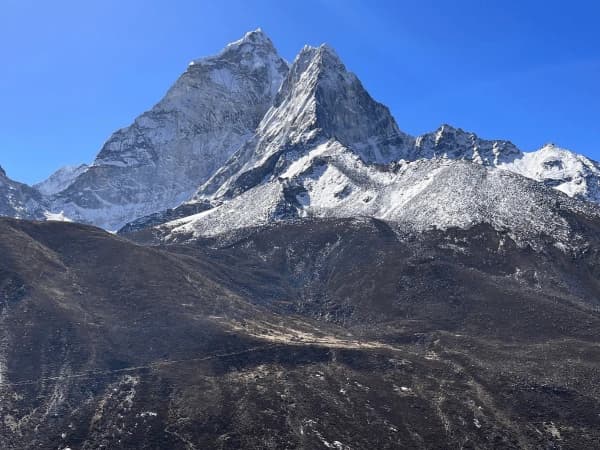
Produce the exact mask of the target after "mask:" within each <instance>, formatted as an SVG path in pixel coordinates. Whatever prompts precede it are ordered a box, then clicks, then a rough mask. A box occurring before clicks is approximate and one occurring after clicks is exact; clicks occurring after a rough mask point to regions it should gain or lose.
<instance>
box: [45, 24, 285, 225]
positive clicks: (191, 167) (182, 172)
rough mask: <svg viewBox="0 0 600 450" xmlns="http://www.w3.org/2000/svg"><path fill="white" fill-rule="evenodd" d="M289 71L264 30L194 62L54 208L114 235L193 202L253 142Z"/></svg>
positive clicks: (107, 146) (118, 136)
mask: <svg viewBox="0 0 600 450" xmlns="http://www.w3.org/2000/svg"><path fill="white" fill-rule="evenodd" d="M287 70H288V68H287V63H286V62H285V61H284V60H283V59H282V58H281V57H280V56H279V55H278V54H277V51H276V50H275V48H274V46H273V44H272V43H271V41H270V39H269V38H268V37H267V36H266V35H265V34H264V33H263V32H262V31H260V30H257V31H253V32H250V33H247V34H246V35H245V36H244V37H243V38H242V39H240V40H239V41H236V42H233V43H231V44H229V45H228V46H226V47H225V49H223V51H221V52H220V53H219V54H218V55H216V56H213V57H208V58H203V59H198V60H195V61H192V63H190V65H189V66H188V68H187V70H186V71H185V72H184V73H183V75H181V77H180V78H179V79H178V80H177V81H176V82H175V84H174V85H173V86H172V87H171V88H170V89H169V90H168V92H167V93H166V95H165V97H164V98H163V99H162V100H161V101H160V102H158V103H157V104H156V106H154V107H153V108H152V109H151V110H150V111H148V112H146V113H144V114H142V115H141V116H139V117H138V118H137V119H135V121H134V123H133V124H132V125H130V126H129V127H127V128H124V129H122V130H119V131H117V132H116V133H115V134H113V135H112V136H111V137H110V138H109V139H108V141H107V142H106V143H105V144H104V146H103V147H102V149H101V150H100V152H99V154H98V156H97V157H96V160H95V161H94V163H93V164H92V165H91V166H90V167H88V168H87V169H86V170H85V171H84V172H83V173H81V174H80V175H79V176H78V177H76V178H75V179H74V180H73V182H72V183H71V184H70V185H69V186H68V187H66V189H64V190H62V191H61V192H58V193H56V194H55V195H54V196H53V197H52V199H51V207H52V209H53V210H56V211H64V213H65V214H66V215H67V216H69V217H71V218H73V219H75V220H77V221H81V222H87V223H93V224H95V225H99V226H101V227H103V228H107V229H112V230H114V229H118V228H119V227H120V226H122V225H123V224H124V223H126V222H128V221H131V220H133V219H135V218H137V217H140V216H143V215H146V214H149V213H152V212H156V211H160V210H163V209H166V208H169V207H174V206H176V205H178V204H179V203H181V202H183V201H185V200H187V199H189V198H190V196H191V195H192V194H193V193H194V191H195V190H196V189H197V188H198V186H199V185H201V184H202V183H203V182H204V181H206V179H208V177H210V176H211V175H212V174H213V173H214V172H215V170H217V169H218V168H219V167H220V166H221V165H222V164H223V163H224V162H225V161H226V160H227V158H228V157H229V156H230V155H231V154H233V153H234V152H235V151H236V150H237V149H238V147H240V146H241V145H242V144H243V143H244V142H245V141H246V140H247V139H248V138H249V137H250V136H252V134H253V132H254V129H255V128H256V126H257V125H258V123H259V122H260V120H261V118H262V117H263V116H264V114H265V112H266V111H267V109H268V108H269V107H270V105H271V103H272V101H273V97H274V96H275V93H276V92H277V89H278V88H279V86H280V84H281V81H282V79H283V77H284V76H285V75H286V73H287Z"/></svg>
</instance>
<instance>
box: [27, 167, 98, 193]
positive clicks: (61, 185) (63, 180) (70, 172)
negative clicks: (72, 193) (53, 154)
mask: <svg viewBox="0 0 600 450" xmlns="http://www.w3.org/2000/svg"><path fill="white" fill-rule="evenodd" d="M88 167H89V166H88V165H87V164H80V165H77V166H64V167H61V168H60V169H58V170H57V171H56V172H54V173H53V174H52V175H50V176H49V177H48V178H47V179H45V180H44V181H42V182H41V183H38V184H35V185H34V186H33V187H34V188H36V189H37V190H38V191H40V192H41V193H42V194H44V195H54V194H57V193H59V192H61V191H63V190H65V189H66V188H67V187H69V185H70V184H71V183H72V182H73V181H74V180H75V179H76V178H77V177H78V176H79V175H81V174H82V173H83V172H85V171H86V170H87V168H88Z"/></svg>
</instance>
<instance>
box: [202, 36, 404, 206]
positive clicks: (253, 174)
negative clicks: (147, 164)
mask: <svg viewBox="0 0 600 450" xmlns="http://www.w3.org/2000/svg"><path fill="white" fill-rule="evenodd" d="M330 139H334V140H336V141H338V142H340V144H342V146H344V147H345V148H348V149H350V150H351V151H352V152H354V153H356V154H357V155H359V156H360V158H361V159H362V160H364V161H365V162H367V163H379V164H384V163H388V162H390V161H394V160H397V159H400V158H401V157H402V156H404V154H405V153H406V151H407V149H408V148H410V146H411V145H412V138H410V136H408V135H406V134H404V133H402V132H401V131H400V130H399V129H398V126H397V125H396V122H395V121H394V119H393V117H392V116H391V114H390V112H389V110H388V108H387V107H385V106H384V105H382V104H380V103H378V102H376V101H375V100H373V99H372V98H371V96H370V95H369V94H368V93H367V92H366V90H365V89H364V87H363V86H362V84H361V82H360V81H359V79H358V78H357V77H356V75H354V74H353V73H351V72H349V71H348V70H347V69H346V67H345V66H344V64H343V63H342V62H341V60H340V59H339V57H338V56H337V54H336V53H335V51H334V50H333V49H331V48H330V47H329V46H327V45H321V46H319V47H311V46H305V47H304V48H303V49H302V51H301V52H300V53H299V54H298V56H297V57H296V58H295V60H294V62H293V63H292V65H291V66H290V70H289V73H288V75H287V77H286V78H285V80H284V81H283V84H282V86H281V88H280V89H279V92H278V93H277V95H276V96H275V100H274V103H273V106H272V107H271V108H270V109H269V111H268V112H267V113H266V114H265V116H264V118H263V120H262V121H261V122H260V124H259V125H258V127H257V131H256V134H255V136H254V137H253V138H252V139H251V140H250V141H248V143H246V145H245V146H244V147H243V148H241V149H240V150H239V151H238V152H237V153H236V154H235V155H233V157H232V158H231V159H230V160H229V161H228V162H227V163H226V164H225V166H224V167H223V168H221V169H220V170H219V171H218V172H217V173H216V174H215V175H214V176H213V177H212V178H211V179H210V180H209V181H208V182H207V183H206V184H205V185H204V186H203V187H202V188H201V189H200V190H199V192H198V195H197V196H196V198H197V199H200V198H208V197H230V196H231V195H234V194H235V193H239V192H241V191H244V190H246V189H248V188H250V187H252V186H254V185H256V184H258V183H262V182H264V180H265V176H268V177H271V178H272V177H277V176H278V175H279V174H280V173H282V172H283V171H285V170H286V168H287V166H288V165H289V164H291V163H292V162H293V161H294V160H296V159H297V158H298V157H299V156H301V155H304V154H307V153H309V152H310V151H311V149H313V148H314V147H315V146H317V145H319V144H321V143H323V142H326V141H328V140H330Z"/></svg>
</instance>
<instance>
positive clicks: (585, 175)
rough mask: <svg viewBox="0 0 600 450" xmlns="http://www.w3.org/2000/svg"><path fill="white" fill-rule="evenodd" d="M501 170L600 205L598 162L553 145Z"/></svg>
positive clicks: (502, 165) (527, 153) (523, 157)
mask: <svg viewBox="0 0 600 450" xmlns="http://www.w3.org/2000/svg"><path fill="white" fill-rule="evenodd" d="M498 167H499V168H502V169H505V170H510V171H511V172H515V173H518V174H521V175H523V176H525V177H527V178H531V179H533V180H536V181H541V182H543V183H544V184H546V185H547V186H550V187H553V188H555V189H558V190H559V191H562V192H564V193H565V194H567V195H568V196H570V197H577V198H581V199H585V200H590V201H593V202H596V203H600V166H599V165H598V163H597V162H595V161H592V160H591V159H589V158H587V157H585V156H583V155H579V154H577V153H574V152H572V151H570V150H566V149H564V148H560V147H558V146H557V145H555V144H553V143H548V144H546V145H544V146H543V147H542V148H540V149H539V150H537V151H534V152H523V153H522V154H521V155H519V157H517V158H515V159H514V160H512V161H510V162H506V163H504V164H499V165H498Z"/></svg>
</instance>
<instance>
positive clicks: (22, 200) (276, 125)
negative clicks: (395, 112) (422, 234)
mask: <svg viewBox="0 0 600 450" xmlns="http://www.w3.org/2000/svg"><path fill="white" fill-rule="evenodd" d="M35 188H37V189H31V188H28V189H30V190H29V191H27V189H25V187H23V186H21V189H20V191H27V192H28V193H29V194H28V195H29V197H28V196H27V195H22V196H15V194H14V193H13V194H10V195H11V196H10V198H11V200H10V201H11V204H13V205H16V206H13V207H12V209H6V212H3V214H5V215H10V216H14V217H25V218H43V217H45V216H48V217H51V218H59V217H66V218H69V219H71V220H74V221H79V222H84V223H89V224H93V225H97V226H100V227H103V228H106V229H109V230H117V229H119V228H121V227H123V225H125V224H127V225H126V226H125V227H124V228H123V230H126V231H136V230H139V229H143V228H146V227H148V226H153V227H157V226H158V227H160V229H161V231H162V232H165V230H168V232H166V236H169V238H172V237H173V236H180V235H189V234H190V232H192V235H195V236H198V235H216V234H219V233H223V232H227V231H231V230H232V229H238V228H240V227H251V226H257V225H261V224H264V223H269V222H271V221H281V220H292V219H295V218H301V217H313V216H314V217H322V216H325V217H330V216H333V217H356V216H369V217H376V218H381V219H384V220H389V221H392V222H398V223H400V222H402V223H409V224H410V225H411V226H412V227H416V228H417V229H423V228H427V227H431V226H438V227H449V226H468V225H469V224H472V223H477V222H480V221H484V222H487V223H492V224H494V225H495V226H498V227H509V228H510V227H517V228H519V230H521V231H522V229H526V231H527V232H524V233H521V234H523V235H529V234H531V233H530V231H531V227H526V226H525V224H524V222H526V221H527V220H530V219H534V222H535V223H537V224H542V225H540V226H538V227H534V229H535V230H536V232H540V230H543V231H544V232H550V233H557V232H558V231H557V230H560V233H562V234H561V236H563V235H564V236H566V235H568V234H569V230H568V226H562V225H560V226H559V224H563V221H564V220H563V218H562V216H561V214H560V213H557V212H556V210H555V209H556V208H554V206H552V207H550V206H548V205H556V204H561V205H567V206H564V208H566V209H568V210H569V211H571V210H578V211H579V210H582V209H585V210H586V211H587V210H589V211H595V209H594V206H592V205H590V204H588V203H581V202H580V201H579V200H584V201H587V202H591V203H598V202H600V166H599V165H598V164H597V163H596V162H595V161H592V160H590V159H588V158H586V157H584V156H582V155H578V154H575V153H573V152H570V151H568V150H565V149H561V148H559V147H556V146H554V145H552V144H549V145H546V146H544V147H543V148H542V149H540V150H538V151H535V152H528V153H527V152H523V151H521V150H519V149H518V148H517V147H516V146H514V145H513V144H512V143H510V142H509V141H505V140H485V139H481V138H479V137H478V136H476V135H475V134H474V133H470V132H466V131H463V130H461V129H459V128H454V127H452V126H449V125H442V126H441V127H440V128H439V129H438V130H436V131H434V132H431V133H427V134H425V135H422V136H418V137H413V136H410V135H408V134H406V133H404V132H402V131H401V130H400V128H399V127H398V125H397V124H396V122H395V120H394V118H393V117H392V115H391V113H390V111H389V110H388V108H387V107H386V106H384V105H382V104H381V103H378V102H377V101H375V100H374V99H373V98H372V97H371V96H370V95H369V94H368V92H367V91H366V90H365V88H364V87H363V85H362V84H361V82H360V80H359V79H358V78H357V77H356V75H354V74H353V73H351V72H350V71H348V70H347V69H346V67H345V66H344V64H343V63H342V61H341V60H340V58H339V57H338V55H337V54H336V52H335V51H334V50H333V49H332V48H330V47H329V46H327V45H321V46H319V47H310V46H305V47H304V48H303V49H302V50H301V51H300V53H299V54H298V56H297V57H296V58H295V59H294V61H293V63H292V64H291V65H289V66H288V64H287V63H286V62H285V61H284V59H283V58H281V57H280V56H279V55H278V53H277V51H276V50H275V47H274V46H273V44H272V42H271V40H270V39H269V38H268V37H267V36H266V35H265V34H264V32H262V31H261V30H260V29H259V30H256V31H252V32H249V33H247V34H246V35H245V36H244V37H243V38H242V39H240V40H238V41H236V42H233V43H231V44H229V45H227V46H226V47H225V48H224V49H223V51H222V52H220V53H219V54H217V55H215V56H212V57H208V58H203V59H198V60H194V61H192V62H191V63H190V64H189V66H188V68H187V70H186V71H185V72H184V73H183V75H182V76H181V77H180V78H179V79H178V80H177V81H176V83H175V84H174V85H173V86H172V87H171V88H170V89H169V91H168V92H167V94H166V95H165V97H164V98H163V99H162V100H161V101H160V102H159V103H157V105H156V106H154V107H153V108H152V109H151V110H150V111H148V112H146V113H144V114H142V115H141V116H140V117H138V118H137V119H136V120H135V121H134V123H133V124H132V125H130V126H129V127H127V128H124V129H122V130H119V131H117V132H116V133H115V134H113V135H112V136H111V137H110V138H109V139H108V141H107V142H106V143H105V144H104V146H103V147H102V149H101V150H100V152H99V154H98V156H97V157H96V159H95V161H94V162H93V163H92V164H91V165H90V166H85V165H84V166H80V167H77V168H67V169H63V170H61V171H59V173H57V174H54V175H53V176H51V177H50V178H49V179H48V180H47V181H45V182H43V183H41V184H39V185H36V186H35ZM557 191H561V192H563V193H565V194H567V196H569V197H572V198H573V200H569V199H567V198H566V197H563V196H561V195H560V194H559V193H557ZM533 192H535V194H534V193H533ZM506 193H510V196H507V195H506ZM8 196H9V194H5V195H4V196H3V199H2V200H3V201H5V199H6V198H8ZM30 197H31V198H32V199H33V200H30ZM5 203H6V201H5ZM532 203H533V204H532ZM544 205H545V206H544ZM527 208H529V209H527ZM511 209H512V211H511ZM531 211H536V212H537V213H536V214H537V215H536V216H535V217H531ZM223 215H224V216H223ZM515 215H519V216H520V218H519V220H518V222H519V224H517V223H516V218H515ZM222 216H223V217H225V218H223V217H222ZM165 222H168V223H167V224H166V225H163V223H165ZM521 222H523V223H521ZM563 225H564V224H563ZM548 226H549V227H550V228H551V229H548ZM565 233H566V234H565Z"/></svg>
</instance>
